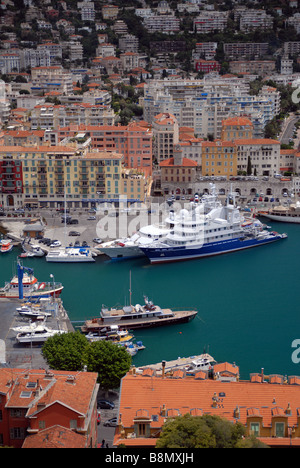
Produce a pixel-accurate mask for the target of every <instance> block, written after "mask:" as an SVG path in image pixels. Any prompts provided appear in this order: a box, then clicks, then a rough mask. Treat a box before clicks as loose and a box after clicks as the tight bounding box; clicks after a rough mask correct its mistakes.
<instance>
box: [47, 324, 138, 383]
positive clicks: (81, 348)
mask: <svg viewBox="0 0 300 468" xmlns="http://www.w3.org/2000/svg"><path fill="white" fill-rule="evenodd" d="M42 355H43V357H44V358H45V360H46V362H47V363H48V365H49V366H50V368H51V369H57V370H66V371H80V370H82V369H83V368H84V366H86V369H87V370H88V371H89V372H97V373H98V375H99V377H98V381H99V383H100V385H101V387H103V388H104V389H106V390H108V389H110V388H117V387H118V386H119V385H120V380H121V378H122V377H123V376H124V375H125V374H126V373H127V372H128V371H129V369H130V365H131V356H130V354H129V353H128V352H127V351H126V349H125V348H123V347H121V346H119V345H118V344H115V343H112V342H109V341H96V342H94V343H90V342H89V341H88V340H87V339H86V337H85V336H84V335H82V334H81V333H80V332H79V331H77V332H73V333H64V334H62V335H54V336H53V337H51V338H49V339H48V340H47V341H46V342H45V343H44V345H43V347H42Z"/></svg>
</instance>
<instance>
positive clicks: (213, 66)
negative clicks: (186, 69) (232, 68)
mask: <svg viewBox="0 0 300 468" xmlns="http://www.w3.org/2000/svg"><path fill="white" fill-rule="evenodd" d="M194 67H195V70H196V71H197V72H203V73H211V72H213V71H214V72H219V71H220V70H221V65H220V63H219V62H217V61H216V60H204V59H197V60H195V61H194Z"/></svg>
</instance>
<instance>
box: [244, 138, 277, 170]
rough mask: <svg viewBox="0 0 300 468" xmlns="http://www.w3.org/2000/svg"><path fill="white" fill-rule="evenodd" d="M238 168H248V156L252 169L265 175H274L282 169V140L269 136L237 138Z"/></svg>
mask: <svg viewBox="0 0 300 468" xmlns="http://www.w3.org/2000/svg"><path fill="white" fill-rule="evenodd" d="M235 144H236V146H237V169H238V170H240V171H246V170H247V164H248V158H249V159H250V161H251V166H252V170H254V169H255V170H256V173H257V174H259V175H263V176H274V174H278V173H279V171H280V141H278V140H272V139H267V138H258V139H256V138H252V139H251V138H250V139H248V138H245V139H236V140H235Z"/></svg>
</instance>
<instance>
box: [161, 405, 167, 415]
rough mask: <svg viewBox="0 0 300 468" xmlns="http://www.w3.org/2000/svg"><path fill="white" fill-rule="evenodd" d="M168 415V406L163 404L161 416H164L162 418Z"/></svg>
mask: <svg viewBox="0 0 300 468" xmlns="http://www.w3.org/2000/svg"><path fill="white" fill-rule="evenodd" d="M166 414H167V408H166V405H165V404H163V407H162V409H161V415H162V416H166Z"/></svg>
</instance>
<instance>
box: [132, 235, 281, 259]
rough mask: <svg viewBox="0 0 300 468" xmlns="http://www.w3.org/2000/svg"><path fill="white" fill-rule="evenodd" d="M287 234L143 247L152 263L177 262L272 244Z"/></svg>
mask: <svg viewBox="0 0 300 468" xmlns="http://www.w3.org/2000/svg"><path fill="white" fill-rule="evenodd" d="M284 238H285V236H282V235H279V234H274V235H272V236H271V237H269V238H267V239H261V240H259V239H255V238H252V239H251V238H249V239H241V238H235V239H228V240H224V241H220V242H211V243H209V244H203V245H202V246H199V247H193V248H191V247H167V248H166V247H161V248H154V247H152V248H151V247H149V248H146V247H145V248H141V250H142V251H143V252H144V254H145V255H146V256H147V257H148V259H149V260H150V262H151V263H167V262H177V261H180V260H189V259H195V258H202V257H209V256H213V255H221V254H225V253H229V252H236V251H238V250H244V249H249V248H251V247H258V246H260V245H265V244H270V243H273V242H276V241H278V240H281V239H284Z"/></svg>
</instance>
